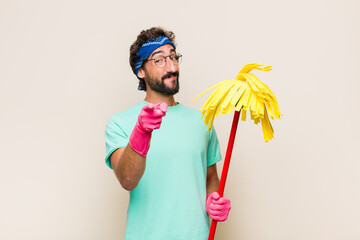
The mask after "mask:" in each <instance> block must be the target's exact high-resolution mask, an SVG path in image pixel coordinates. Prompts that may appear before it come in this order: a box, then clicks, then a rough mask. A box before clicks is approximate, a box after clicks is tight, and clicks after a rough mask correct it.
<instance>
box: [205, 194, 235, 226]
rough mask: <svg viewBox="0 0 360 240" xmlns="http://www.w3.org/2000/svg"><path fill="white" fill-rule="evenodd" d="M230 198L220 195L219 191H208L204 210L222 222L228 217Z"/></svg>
mask: <svg viewBox="0 0 360 240" xmlns="http://www.w3.org/2000/svg"><path fill="white" fill-rule="evenodd" d="M230 209H231V206H230V200H229V199H227V198H224V197H220V195H219V193H217V192H213V193H210V194H209V195H208V196H207V198H206V212H207V213H208V214H209V216H210V217H211V218H212V219H213V220H215V221H218V222H223V221H225V220H226V219H227V218H228V215H229V212H230Z"/></svg>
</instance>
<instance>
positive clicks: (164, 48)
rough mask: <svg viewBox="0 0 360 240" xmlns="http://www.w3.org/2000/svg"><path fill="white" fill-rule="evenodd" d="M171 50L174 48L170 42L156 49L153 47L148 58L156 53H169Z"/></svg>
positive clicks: (173, 50)
mask: <svg viewBox="0 0 360 240" xmlns="http://www.w3.org/2000/svg"><path fill="white" fill-rule="evenodd" d="M172 52H175V49H174V47H173V46H171V45H170V44H165V45H164V46H161V47H158V48H157V49H155V50H154V51H153V52H152V53H151V55H150V58H151V57H153V56H155V55H157V54H165V55H166V54H170V53H172Z"/></svg>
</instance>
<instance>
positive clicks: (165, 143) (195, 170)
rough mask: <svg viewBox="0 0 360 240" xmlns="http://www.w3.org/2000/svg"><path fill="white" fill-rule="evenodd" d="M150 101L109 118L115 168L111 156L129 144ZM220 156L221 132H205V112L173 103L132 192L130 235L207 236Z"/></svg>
mask: <svg viewBox="0 0 360 240" xmlns="http://www.w3.org/2000/svg"><path fill="white" fill-rule="evenodd" d="M146 104H148V103H147V102H145V101H142V102H140V103H139V104H137V105H135V106H134V107H132V108H129V109H128V110H126V111H124V112H121V113H115V114H114V115H113V116H112V117H111V118H110V120H109V121H108V123H107V126H106V131H105V139H106V150H107V156H106V163H107V164H108V166H109V167H110V168H111V165H110V155H111V154H112V153H113V152H114V151H115V150H116V149H118V148H123V147H126V146H127V144H128V142H129V137H130V135H131V132H132V130H133V128H134V126H135V123H136V120H137V117H138V115H139V113H140V111H141V108H142V107H143V106H144V105H146ZM220 160H221V155H220V148H219V142H218V139H217V136H216V132H215V130H214V128H213V130H211V131H206V125H205V124H204V122H203V120H202V119H201V113H200V112H199V111H197V110H195V109H192V108H188V107H185V106H183V105H182V104H178V105H176V106H173V107H169V108H168V111H167V113H166V116H165V117H163V119H162V123H161V127H160V129H157V130H154V131H153V133H152V137H151V142H150V149H149V152H148V154H147V158H146V169H145V172H144V175H143V176H142V178H141V180H140V182H139V184H138V185H137V187H136V188H135V189H134V190H132V191H131V192H130V203H129V208H128V212H127V223H126V234H125V240H143V239H144V240H206V239H207V238H208V234H209V221H208V215H207V213H206V209H205V198H206V171H207V167H208V166H211V165H213V164H214V163H216V162H218V161H220Z"/></svg>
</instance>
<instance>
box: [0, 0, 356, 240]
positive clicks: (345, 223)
mask: <svg viewBox="0 0 360 240" xmlns="http://www.w3.org/2000/svg"><path fill="white" fill-rule="evenodd" d="M359 10H360V3H359V1H357V0H343V1H340V0H332V1H331V0H328V1H325V0H323V1H321V0H304V1H285V0H274V1H265V0H259V1H235V0H231V1H230V0H223V1H205V0H201V1H190V0H188V1H156V2H155V1H142V0H141V1H127V2H124V1H115V0H113V1H110V0H105V1H95V0H92V1H91V0H86V1H85V0H71V1H70V0H63V1H45V0H32V1H25V0H18V1H16V0H13V1H10V0H1V1H0V239H4V240H10V239H16V240H18V239H19V240H20V239H21V240H22V239H34V240H45V239H46V240H48V239H52V240H64V239H66V240H79V239H86V240H93V239H94V240H95V239H108V240H112V239H113V240H115V239H123V235H124V231H125V217H126V209H127V203H128V193H127V192H126V191H125V190H123V189H122V188H121V187H120V184H119V183H118V182H117V180H116V178H115V175H114V174H113V172H112V171H111V170H110V169H109V168H108V167H107V166H106V165H105V162H104V158H105V142H104V129H105V124H106V121H107V120H108V118H109V117H110V116H111V115H112V114H113V113H114V112H117V111H123V110H125V109H127V108H128V107H130V106H132V105H134V104H135V103H137V102H138V101H141V100H142V99H143V98H144V93H143V92H139V91H137V80H136V78H135V77H134V75H133V74H132V71H131V69H130V66H129V64H128V58H129V47H130V45H131V44H132V43H133V41H135V39H136V36H137V35H138V33H139V32H140V31H141V30H143V29H147V28H150V27H152V26H161V27H164V28H166V29H168V30H172V31H174V32H175V34H176V41H177V44H178V52H181V53H182V54H183V63H182V65H181V73H180V75H181V77H180V93H179V94H178V95H176V100H177V101H179V102H181V103H183V104H184V105H187V106H191V107H194V108H197V109H199V108H200V106H201V105H202V104H203V102H204V101H205V99H206V97H207V96H204V97H202V98H200V99H199V100H196V101H195V102H191V100H192V99H193V98H194V97H195V96H196V95H197V94H199V93H200V92H202V91H204V90H205V89H207V88H208V87H210V86H212V85H213V84H215V83H217V82H220V81H222V80H225V79H233V78H234V77H235V76H236V74H237V73H238V71H239V70H240V69H241V67H242V66H243V65H245V64H247V63H252V62H260V63H264V64H266V65H272V66H273V69H274V70H273V71H270V72H260V71H256V70H255V71H253V72H252V73H254V74H255V75H257V76H258V77H259V78H260V80H262V81H263V82H264V83H265V84H267V85H268V86H269V87H270V88H271V89H272V91H273V92H274V93H275V95H276V97H277V99H278V102H279V105H280V110H281V111H282V113H283V118H282V119H281V120H276V121H272V123H273V127H274V130H275V140H272V141H270V142H269V143H264V141H263V136H262V132H261V128H260V126H256V125H254V124H253V123H252V122H251V121H247V122H241V123H240V124H239V128H238V132H237V139H236V142H235V147H234V151H233V157H232V162H231V165H230V171H229V176H228V181H227V186H226V189H225V196H226V197H228V198H230V199H231V201H232V210H231V213H230V217H229V219H228V221H227V222H225V223H220V224H218V229H217V233H216V237H217V239H227V240H232V239H233V240H238V239H244V240H304V239H306V240H320V239H324V240H355V239H360V228H359V223H360V206H359V202H360V175H359V170H360V163H359V160H360V150H359V148H360V141H359V135H360V127H359V122H360V114H359V103H360V97H359V90H360V84H359V79H360V78H359V77H360V71H359V69H360V68H359V64H360V47H359V42H360V17H359ZM231 121H232V115H226V116H220V117H218V118H216V119H215V127H216V129H217V132H218V136H219V141H220V144H221V151H222V155H223V156H224V155H225V150H226V145H227V140H228V134H229V131H230V126H231ZM218 169H219V173H220V171H221V169H222V163H221V164H219V166H218Z"/></svg>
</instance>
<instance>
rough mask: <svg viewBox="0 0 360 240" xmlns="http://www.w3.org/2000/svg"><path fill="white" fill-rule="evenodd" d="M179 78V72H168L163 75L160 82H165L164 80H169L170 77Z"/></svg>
mask: <svg viewBox="0 0 360 240" xmlns="http://www.w3.org/2000/svg"><path fill="white" fill-rule="evenodd" d="M172 76H174V77H179V72H169V73H167V74H165V75H164V76H162V78H161V79H162V80H165V78H170V77H172Z"/></svg>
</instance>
